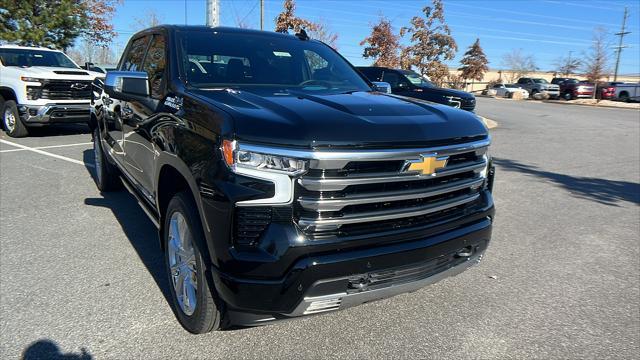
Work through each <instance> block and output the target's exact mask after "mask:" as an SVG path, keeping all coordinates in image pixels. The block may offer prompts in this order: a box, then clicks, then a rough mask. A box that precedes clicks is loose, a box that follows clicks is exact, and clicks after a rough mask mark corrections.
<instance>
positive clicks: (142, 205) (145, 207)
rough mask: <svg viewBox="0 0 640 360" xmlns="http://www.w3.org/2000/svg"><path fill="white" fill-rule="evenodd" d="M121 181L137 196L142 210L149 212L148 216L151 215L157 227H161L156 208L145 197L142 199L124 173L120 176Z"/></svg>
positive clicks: (150, 217) (150, 218)
mask: <svg viewBox="0 0 640 360" xmlns="http://www.w3.org/2000/svg"><path fill="white" fill-rule="evenodd" d="M120 181H122V184H124V187H125V188H126V189H127V191H129V192H130V193H131V195H133V196H134V197H135V198H136V201H137V202H138V205H140V207H141V208H142V211H144V213H145V214H147V216H148V217H149V220H151V222H152V223H153V225H154V226H155V227H156V228H157V229H160V220H159V219H158V216H157V215H155V210H153V209H151V208H150V207H149V205H147V203H146V202H145V201H144V199H142V198H141V197H140V195H139V194H138V192H137V191H135V190H134V189H133V187H132V186H131V184H130V183H129V181H128V180H127V179H126V178H125V177H124V176H122V175H121V176H120Z"/></svg>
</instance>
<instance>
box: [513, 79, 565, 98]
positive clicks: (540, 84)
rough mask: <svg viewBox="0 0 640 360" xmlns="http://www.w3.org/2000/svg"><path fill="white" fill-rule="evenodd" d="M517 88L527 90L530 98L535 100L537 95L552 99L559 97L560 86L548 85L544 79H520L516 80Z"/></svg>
mask: <svg viewBox="0 0 640 360" xmlns="http://www.w3.org/2000/svg"><path fill="white" fill-rule="evenodd" d="M517 85H518V86H520V87H521V88H523V89H525V90H527V91H528V92H529V95H530V96H531V97H532V98H536V95H537V94H545V93H546V94H547V95H549V97H550V98H552V99H557V98H559V97H560V86H558V85H556V84H550V83H549V82H548V81H547V80H545V79H538V78H520V79H518V83H517Z"/></svg>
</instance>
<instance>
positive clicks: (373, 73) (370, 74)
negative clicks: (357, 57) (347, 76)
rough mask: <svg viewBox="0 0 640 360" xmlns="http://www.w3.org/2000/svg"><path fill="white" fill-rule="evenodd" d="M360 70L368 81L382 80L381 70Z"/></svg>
mask: <svg viewBox="0 0 640 360" xmlns="http://www.w3.org/2000/svg"><path fill="white" fill-rule="evenodd" d="M360 72H362V74H364V76H366V77H367V79H369V81H382V71H381V70H378V69H372V68H361V69H360Z"/></svg>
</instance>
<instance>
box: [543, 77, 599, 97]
mask: <svg viewBox="0 0 640 360" xmlns="http://www.w3.org/2000/svg"><path fill="white" fill-rule="evenodd" d="M551 83H552V84H556V85H558V86H559V87H560V96H562V97H563V98H564V99H566V100H573V99H577V98H591V97H593V88H594V86H593V84H591V83H589V82H588V81H582V80H578V79H575V78H553V79H551Z"/></svg>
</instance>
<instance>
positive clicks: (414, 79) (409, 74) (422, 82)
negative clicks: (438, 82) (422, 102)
mask: <svg viewBox="0 0 640 360" xmlns="http://www.w3.org/2000/svg"><path fill="white" fill-rule="evenodd" d="M400 72H401V73H402V75H404V77H406V78H407V80H409V81H411V83H412V84H413V85H416V86H421V87H435V85H433V83H432V82H431V81H429V80H427V79H425V78H423V77H422V76H420V75H419V74H418V73H416V72H413V71H410V70H402V71H400Z"/></svg>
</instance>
